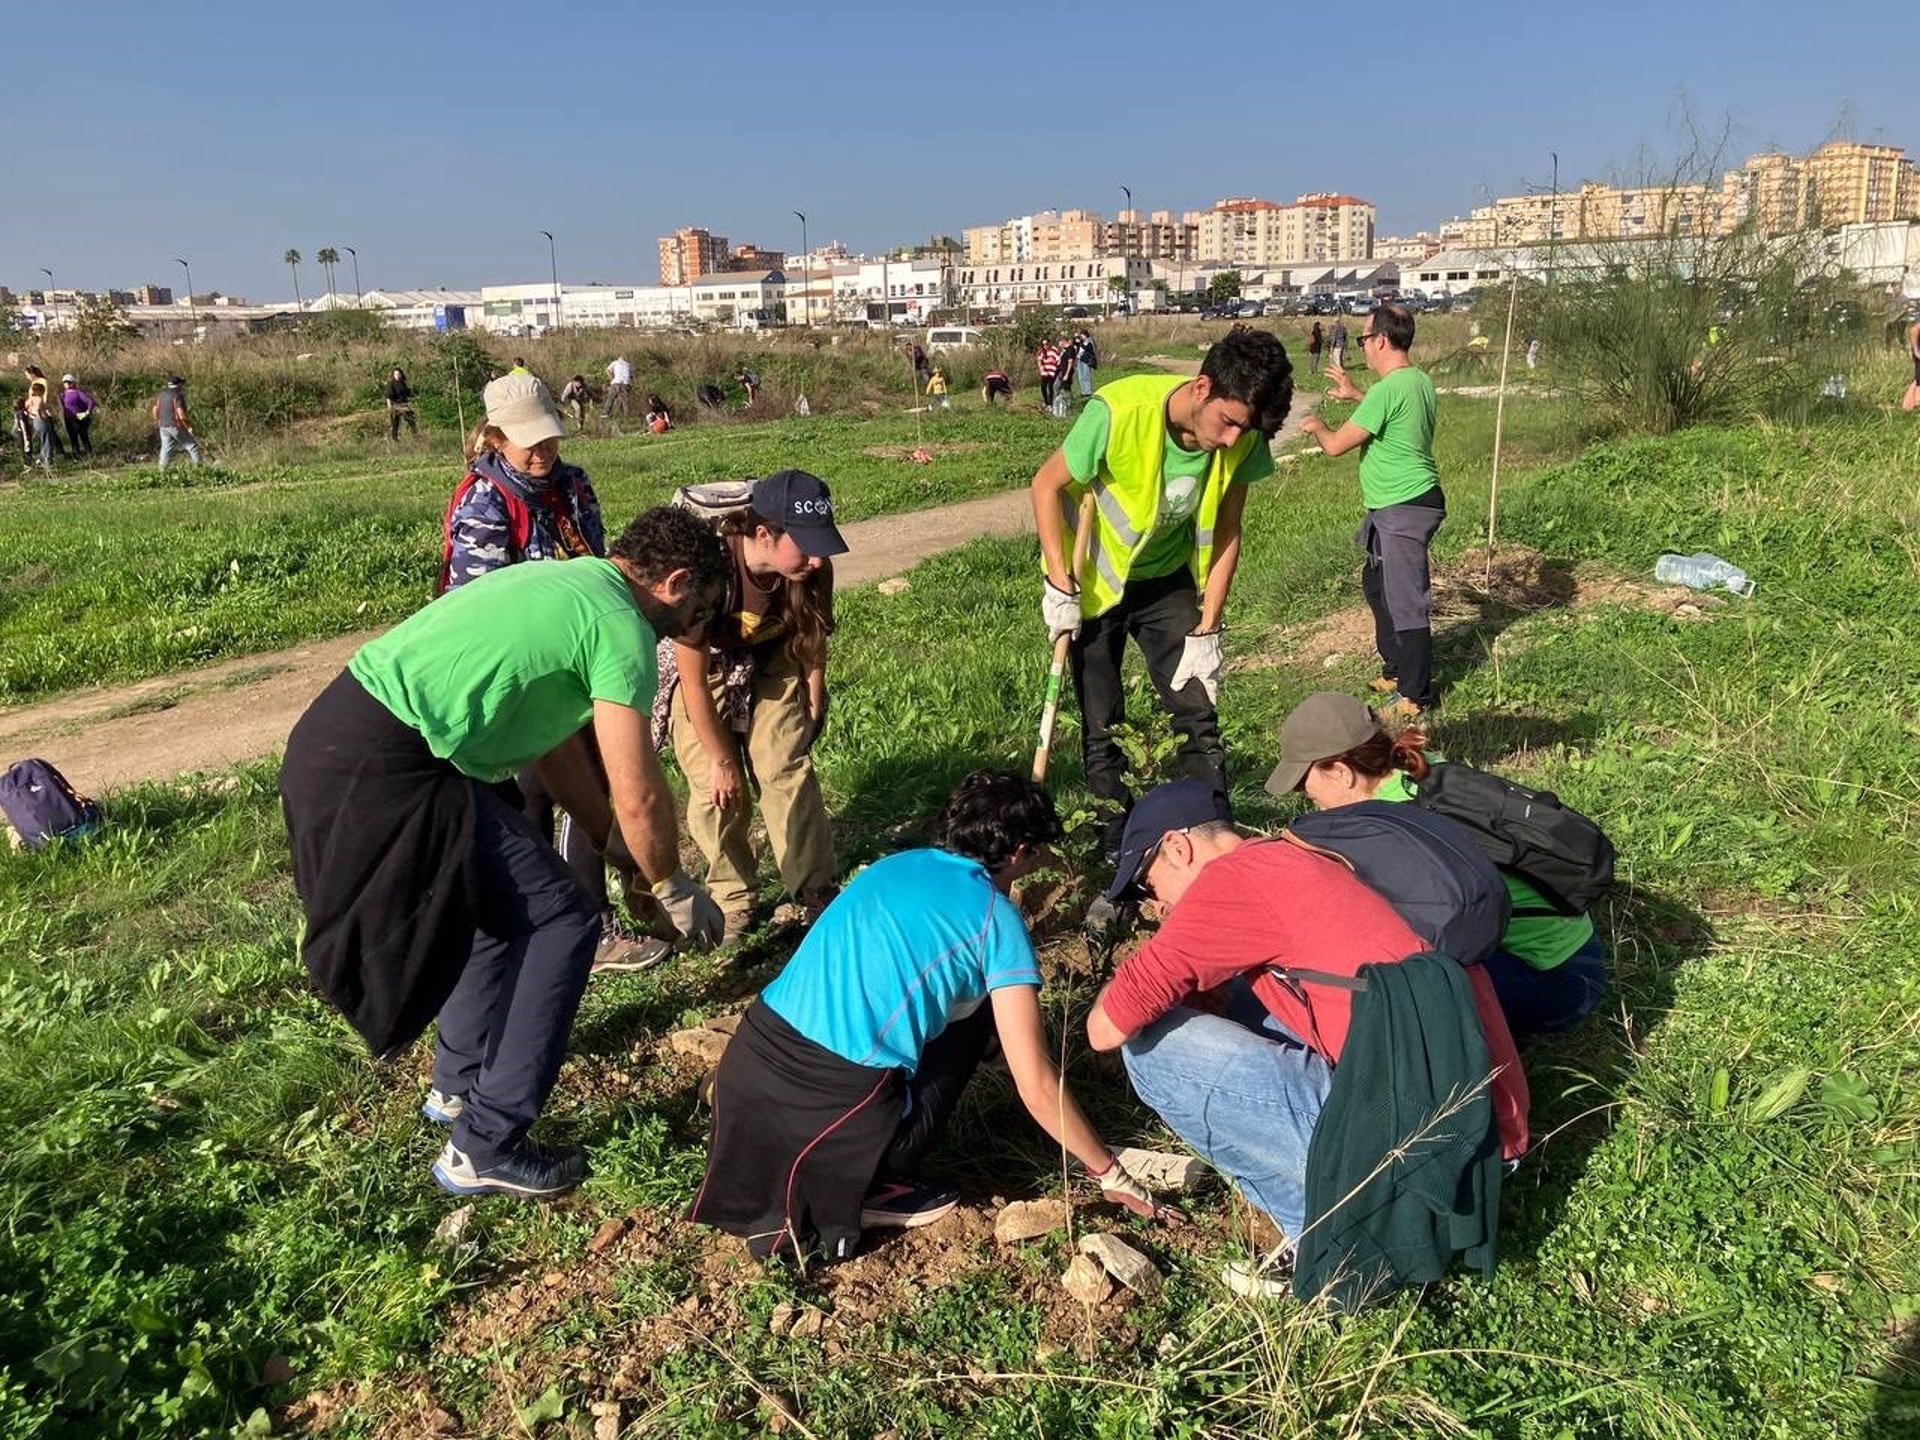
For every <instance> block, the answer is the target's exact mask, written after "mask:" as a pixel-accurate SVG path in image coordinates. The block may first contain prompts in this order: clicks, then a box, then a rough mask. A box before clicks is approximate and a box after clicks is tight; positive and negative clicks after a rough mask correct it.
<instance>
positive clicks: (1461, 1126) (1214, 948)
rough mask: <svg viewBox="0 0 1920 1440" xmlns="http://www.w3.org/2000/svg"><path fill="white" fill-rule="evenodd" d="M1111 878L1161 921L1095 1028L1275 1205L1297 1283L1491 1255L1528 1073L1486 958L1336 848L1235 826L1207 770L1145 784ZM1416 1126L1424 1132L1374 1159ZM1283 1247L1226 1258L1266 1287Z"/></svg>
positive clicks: (1240, 1180) (1150, 1094)
mask: <svg viewBox="0 0 1920 1440" xmlns="http://www.w3.org/2000/svg"><path fill="white" fill-rule="evenodd" d="M1107 895H1108V898H1109V899H1110V900H1113V901H1115V902H1119V901H1123V900H1125V899H1127V898H1128V897H1130V896H1133V897H1139V898H1142V899H1143V900H1144V903H1145V904H1146V906H1147V907H1148V908H1149V909H1150V910H1151V911H1153V912H1155V913H1157V914H1158V915H1159V916H1160V917H1161V924H1160V927H1159V929H1158V930H1156V931H1155V932H1154V934H1153V937H1152V938H1151V939H1150V940H1148V941H1147V943H1146V944H1145V945H1144V946H1142V947H1141V948H1140V949H1139V950H1138V951H1137V952H1135V953H1134V954H1133V955H1132V956H1130V957H1128V958H1127V959H1126V960H1124V961H1122V962H1121V964H1120V966H1119V968H1118V969H1117V970H1116V971H1115V972H1114V976H1113V979H1112V980H1111V981H1109V982H1108V983H1107V985H1106V987H1105V988H1104V989H1103V990H1101V992H1100V995H1099V997H1098V999H1097V1000H1096V1001H1095V1002H1094V1006H1093V1009H1092V1011H1091V1013H1089V1015H1088V1016H1087V1038H1088V1040H1089V1041H1090V1042H1091V1043H1092V1045H1093V1047H1094V1048H1095V1049H1096V1050H1115V1049H1118V1050H1119V1051H1120V1052H1121V1058H1122V1059H1123V1060H1124V1061H1125V1063H1126V1067H1127V1074H1128V1076H1129V1077H1130V1078H1131V1079H1132V1081H1133V1087H1134V1090H1135V1091H1136V1092H1137V1093H1138V1094H1139V1096H1140V1098H1141V1099H1142V1100H1143V1101H1145V1102H1146V1103H1147V1104H1148V1105H1149V1106H1151V1107H1152V1108H1153V1109H1154V1111H1155V1112H1157V1113H1158V1114H1159V1116H1160V1117H1161V1118H1162V1119H1163V1120H1165V1121H1166V1123H1167V1124H1168V1125H1169V1126H1171V1127H1172V1128H1173V1130H1174V1131H1175V1132H1176V1133H1177V1134H1179V1136H1180V1138H1181V1139H1183V1140H1185V1141H1186V1142H1187V1143H1188V1144H1189V1145H1191V1146H1192V1147H1193V1148H1194V1149H1195V1150H1196V1151H1198V1152H1199V1154H1200V1155H1202V1156H1203V1157H1205V1158H1206V1159H1207V1160H1208V1161H1209V1162H1210V1163H1212V1164H1213V1165H1215V1166H1217V1167H1218V1168H1219V1169H1220V1170H1221V1171H1222V1172H1224V1173H1225V1174H1226V1175H1227V1176H1228V1178H1229V1179H1231V1180H1232V1181H1233V1183H1234V1184H1235V1185H1236V1186H1237V1187H1238V1188H1239V1190H1240V1192H1241V1193H1242V1194H1243V1195H1244V1196H1245V1197H1246V1198H1247V1200H1248V1201H1249V1203H1251V1204H1252V1205H1254V1206H1255V1207H1256V1208H1258V1209H1259V1210H1261V1211H1263V1212H1264V1213H1266V1214H1267V1215H1268V1216H1270V1217H1271V1218H1272V1219H1273V1222H1274V1223H1275V1224H1276V1225H1277V1226H1278V1227H1279V1228H1280V1230H1281V1232H1282V1233H1283V1235H1284V1236H1285V1237H1286V1245H1287V1249H1288V1250H1289V1251H1290V1252H1291V1254H1290V1255H1287V1256H1284V1257H1282V1258H1285V1259H1287V1260H1289V1261H1290V1262H1291V1265H1292V1266H1293V1267H1295V1274H1296V1288H1297V1289H1298V1290H1299V1292H1300V1293H1301V1294H1302V1295H1303V1296H1307V1297H1310V1296H1311V1295H1313V1294H1316V1293H1318V1292H1319V1290H1320V1289H1321V1287H1322V1286H1324V1285H1327V1284H1328V1283H1329V1282H1330V1281H1331V1282H1334V1283H1335V1284H1336V1289H1335V1292H1334V1293H1335V1295H1336V1296H1337V1297H1339V1298H1342V1299H1344V1300H1346V1301H1347V1302H1348V1303H1354V1302H1356V1301H1357V1300H1358V1299H1359V1298H1362V1295H1357V1294H1356V1293H1355V1290H1354V1289H1352V1288H1349V1286H1350V1285H1357V1287H1358V1290H1359V1291H1360V1292H1363V1293H1364V1292H1367V1291H1374V1290H1377V1289H1378V1288H1382V1287H1387V1286H1391V1285H1392V1284H1397V1283H1403V1282H1420V1281H1426V1280H1431V1279H1435V1278H1437V1277H1438V1276H1439V1274H1440V1273H1441V1272H1442V1271H1444V1270H1445V1268H1446V1266H1447V1264H1448V1263H1449V1261H1450V1260H1451V1258H1452V1256H1453V1255H1454V1254H1455V1252H1456V1251H1462V1250H1464V1251H1466V1252H1468V1254H1469V1256H1470V1258H1471V1259H1473V1260H1475V1261H1477V1262H1479V1263H1480V1264H1482V1265H1483V1267H1484V1268H1486V1269H1491V1267H1492V1263H1493V1256H1494V1248H1493V1247H1494V1240H1495V1233H1496V1227H1497V1224H1498V1219H1499V1206H1500V1190H1499V1184H1500V1164H1499V1160H1500V1157H1501V1155H1503V1154H1504V1155H1506V1156H1507V1157H1509V1158H1511V1157H1514V1156H1517V1155H1520V1154H1522V1153H1523V1152H1524V1151H1525V1150H1526V1148H1527V1106H1528V1095H1527V1085H1526V1077H1525V1076H1524V1074H1523V1073H1522V1072H1521V1069H1520V1065H1519V1060H1518V1058H1517V1056H1516V1055H1515V1053H1514V1048H1513V1039H1512V1036H1511V1035H1510V1034H1509V1033H1508V1030H1507V1024H1506V1021H1505V1019H1504V1018H1503V1017H1502V1015H1501V1011H1500V1004H1499V1001H1498V1000H1497V999H1496V998H1495V996H1494V993H1493V989H1492V986H1491V985H1490V984H1489V983H1488V981H1487V979H1486V977H1485V976H1484V975H1481V974H1479V973H1478V967H1473V966H1469V967H1465V968H1463V967H1461V966H1460V965H1458V964H1456V963H1455V962H1453V961H1452V960H1450V959H1448V958H1446V957H1444V956H1438V955H1432V954H1428V953H1426V952H1427V946H1425V945H1424V944H1423V943H1422V942H1421V940H1420V939H1419V937H1418V936H1417V935H1416V934H1415V933H1414V931H1413V930H1412V929H1411V928H1410V927H1409V925H1408V924H1407V922H1406V921H1405V920H1403V919H1402V918H1401V917H1400V916H1399V915H1398V914H1396V913H1395V911H1394V909H1393V907H1391V906H1390V905H1389V904H1388V903H1387V901H1386V900H1385V899H1384V898H1382V896H1381V895H1379V894H1378V893H1376V892H1375V891H1374V890H1372V889H1371V888H1369V887H1368V886H1367V885H1365V884H1363V883H1362V882H1361V881H1360V880H1359V879H1358V878H1356V876H1355V875H1354V874H1353V873H1352V871H1351V870H1350V869H1348V868H1347V867H1346V866H1345V865H1344V864H1342V863H1341V861H1340V859H1339V858H1338V857H1337V856H1333V855H1330V854H1328V853H1326V852H1323V851H1320V850H1316V849H1314V848H1312V847H1310V846H1304V845H1298V844H1295V843H1293V842H1291V841H1289V840H1286V839H1274V840H1256V839H1252V838H1248V837H1245V836H1242V835H1241V834H1240V833H1239V832H1238V831H1237V830H1235V829H1234V827H1233V825H1232V823H1231V821H1230V820H1229V819H1228V818H1227V814H1226V809H1225V806H1224V804H1223V803H1222V800H1221V797H1220V796H1219V795H1218V794H1217V793H1216V792H1215V791H1214V790H1213V789H1212V788H1211V787H1210V786H1209V785H1207V784H1206V783H1205V782H1203V781H1196V780H1176V781H1174V782H1172V783H1170V784H1167V785H1162V786H1160V787H1159V788H1158V789H1156V790H1153V791H1150V792H1149V793H1147V794H1146V795H1143V796H1142V797H1141V798H1140V801H1139V803H1138V804H1137V805H1135V806H1134V808H1133V813H1132V815H1131V816H1130V817H1129V818H1128V821H1127V829H1126V836H1125V840H1124V844H1123V848H1122V851H1121V855H1120V863H1119V867H1118V869H1117V870H1116V871H1115V874H1114V878H1113V884H1112V885H1111V886H1110V887H1109V889H1108V891H1107ZM1436 1112H1443V1113H1445V1114H1446V1118H1445V1119H1444V1120H1442V1121H1440V1122H1439V1123H1438V1124H1437V1125H1435V1126H1433V1127H1432V1128H1431V1129H1427V1128H1425V1127H1424V1121H1425V1119H1426V1117H1429V1116H1431V1115H1433V1114H1435V1113H1436ZM1402 1125H1404V1126H1406V1127H1407V1130H1408V1133H1400V1130H1399V1129H1398V1128H1397V1127H1399V1126H1402ZM1416 1131H1418V1132H1420V1133H1423V1134H1425V1135H1427V1136H1428V1137H1429V1138H1430V1139H1431V1140H1432V1142H1433V1143H1431V1144H1428V1145H1422V1146H1420V1147H1418V1148H1416V1149H1413V1150H1411V1151H1409V1153H1408V1155H1407V1157H1406V1158H1405V1159H1403V1160H1401V1161H1399V1162H1398V1163H1396V1164H1393V1165H1383V1164H1382V1162H1383V1161H1384V1159H1385V1158H1386V1157H1387V1156H1388V1155H1389V1154H1390V1153H1391V1152H1394V1151H1395V1150H1396V1149H1398V1148H1399V1147H1401V1146H1403V1145H1405V1144H1406V1142H1407V1141H1409V1140H1411V1139H1413V1138H1414V1132H1416ZM1323 1132H1324V1133H1325V1134H1326V1135H1327V1136H1329V1137H1331V1138H1329V1139H1327V1140H1326V1141H1324V1142H1323V1141H1322V1139H1321V1136H1322V1134H1323ZM1356 1187H1357V1188H1356ZM1348 1197H1352V1198H1351V1199H1349V1198H1348ZM1310 1223H1311V1227H1312V1228H1311V1229H1310V1228H1309V1225H1310ZM1382 1255H1385V1256H1390V1257H1392V1259H1391V1263H1390V1264H1389V1265H1387V1266H1386V1267H1385V1268H1384V1269H1383V1268H1382V1267H1380V1266H1379V1265H1377V1264H1375V1263H1373V1262H1374V1261H1375V1260H1377V1258H1378V1257H1380V1256H1382ZM1359 1261H1365V1262H1366V1263H1364V1264H1360V1265H1358V1266H1357V1269H1355V1273H1354V1275H1353V1280H1352V1281H1351V1282H1341V1281H1337V1280H1336V1274H1337V1272H1339V1271H1341V1269H1342V1267H1343V1264H1348V1265H1349V1268H1354V1267H1353V1266H1352V1265H1351V1263H1350V1262H1359ZM1287 1268H1288V1266H1286V1265H1280V1266H1277V1267H1275V1268H1274V1269H1273V1270H1270V1271H1258V1270H1250V1269H1248V1268H1246V1267H1230V1270H1229V1274H1228V1276H1227V1279H1228V1283H1229V1284H1230V1285H1232V1286H1234V1287H1235V1288H1236V1289H1239V1290H1241V1291H1242V1292H1243V1293H1272V1294H1278V1293H1281V1292H1283V1291H1284V1289H1285V1288H1286V1278H1285V1270H1286V1269H1287Z"/></svg>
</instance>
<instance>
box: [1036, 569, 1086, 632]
mask: <svg viewBox="0 0 1920 1440" xmlns="http://www.w3.org/2000/svg"><path fill="white" fill-rule="evenodd" d="M1040 615H1041V618H1042V619H1044V620H1045V621H1046V622H1047V633H1048V634H1049V635H1078V634H1079V633H1080V618H1081V617H1080V596H1079V595H1078V594H1077V593H1076V592H1074V591H1071V590H1062V589H1061V588H1060V587H1059V586H1058V585H1056V584H1054V583H1053V581H1051V580H1049V581H1047V582H1046V588H1045V589H1044V590H1042V591H1041V592H1040Z"/></svg>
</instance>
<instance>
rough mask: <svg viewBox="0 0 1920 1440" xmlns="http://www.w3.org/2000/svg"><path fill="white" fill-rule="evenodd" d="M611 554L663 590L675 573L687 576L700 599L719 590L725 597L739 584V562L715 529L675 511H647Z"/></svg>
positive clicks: (670, 507)
mask: <svg viewBox="0 0 1920 1440" xmlns="http://www.w3.org/2000/svg"><path fill="white" fill-rule="evenodd" d="M607 554H608V555H609V556H611V557H612V558H613V559H615V560H624V561H626V562H627V564H629V565H631V566H632V567H633V569H634V573H635V574H636V575H638V576H639V578H640V581H641V583H642V584H646V585H653V584H657V583H658V582H660V581H662V580H664V579H666V578H667V576H669V575H670V574H672V573H673V572H674V571H675V570H686V571H688V572H690V573H689V580H690V581H691V584H690V586H689V588H690V589H691V590H692V592H693V593H694V594H696V595H705V594H708V593H710V592H711V591H713V590H719V591H721V592H722V593H725V591H726V588H727V583H728V581H730V580H731V579H732V578H733V557H732V556H730V555H729V554H728V553H727V547H726V545H725V543H724V542H722V540H721V539H720V537H719V536H718V535H716V534H714V533H713V527H712V526H711V525H709V524H707V522H706V521H704V520H702V519H700V518H699V517H698V516H696V515H694V514H693V513H692V512H691V511H689V510H682V509H680V508H679V507H678V506H675V505H656V506H654V507H653V508H652V509H651V510H642V511H641V512H640V513H639V515H637V516H636V517H635V518H634V521H633V523H632V524H631V525H629V526H627V528H626V529H625V530H622V531H621V532H620V538H619V539H618V540H615V541H614V542H613V544H611V545H609V546H608V547H607Z"/></svg>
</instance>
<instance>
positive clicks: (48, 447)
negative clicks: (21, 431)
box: [33, 415, 55, 470]
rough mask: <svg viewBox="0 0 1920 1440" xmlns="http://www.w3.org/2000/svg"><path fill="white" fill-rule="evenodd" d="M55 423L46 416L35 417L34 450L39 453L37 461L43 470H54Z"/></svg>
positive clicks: (36, 456)
mask: <svg viewBox="0 0 1920 1440" xmlns="http://www.w3.org/2000/svg"><path fill="white" fill-rule="evenodd" d="M54 443H55V442H54V436H53V421H52V419H51V418H50V417H48V416H46V415H36V416H34V417H33V448H34V450H35V451H36V452H37V453H36V454H35V457H34V458H35V459H36V460H37V461H38V463H39V465H40V468H41V469H42V470H51V469H52V468H53V447H54Z"/></svg>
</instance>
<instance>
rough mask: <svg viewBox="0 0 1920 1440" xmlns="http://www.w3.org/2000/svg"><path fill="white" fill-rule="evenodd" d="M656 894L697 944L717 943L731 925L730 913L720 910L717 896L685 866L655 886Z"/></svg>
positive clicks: (671, 916)
mask: <svg viewBox="0 0 1920 1440" xmlns="http://www.w3.org/2000/svg"><path fill="white" fill-rule="evenodd" d="M653 898H654V899H656V900H658V901H659V902H660V908H661V909H662V910H665V911H666V912H667V918H668V919H669V920H671V921H672V922H673V926H674V929H676V930H678V931H679V932H680V933H681V934H682V935H683V936H685V937H686V938H687V939H689V940H691V941H693V942H694V944H696V945H716V944H718V943H719V941H720V936H721V933H722V932H723V931H724V930H725V929H726V928H727V917H726V916H725V915H723V914H721V913H720V907H719V906H718V905H716V904H715V903H714V899H713V896H711V895H709V894H708V893H707V892H706V889H705V887H704V886H702V885H701V884H700V883H699V882H698V881H696V880H695V879H694V878H693V877H692V876H691V875H689V874H687V872H686V871H684V870H676V871H674V872H673V874H671V875H669V876H668V877H667V878H666V879H664V880H662V881H660V882H658V883H657V884H656V885H654V887H653Z"/></svg>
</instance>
